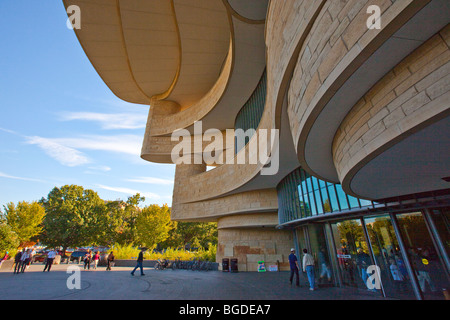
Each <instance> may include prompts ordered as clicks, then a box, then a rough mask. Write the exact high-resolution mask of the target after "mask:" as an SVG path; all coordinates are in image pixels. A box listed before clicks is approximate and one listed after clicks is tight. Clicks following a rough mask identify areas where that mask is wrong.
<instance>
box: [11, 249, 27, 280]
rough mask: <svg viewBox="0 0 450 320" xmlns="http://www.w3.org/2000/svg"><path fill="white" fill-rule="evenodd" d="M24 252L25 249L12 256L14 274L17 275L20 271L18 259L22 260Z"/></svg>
mask: <svg viewBox="0 0 450 320" xmlns="http://www.w3.org/2000/svg"><path fill="white" fill-rule="evenodd" d="M24 252H25V249H22V251H17V253H16V255H15V256H14V274H16V273H19V271H20V259H21V258H22V254H23V253H24Z"/></svg>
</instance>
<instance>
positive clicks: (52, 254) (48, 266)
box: [43, 249, 57, 272]
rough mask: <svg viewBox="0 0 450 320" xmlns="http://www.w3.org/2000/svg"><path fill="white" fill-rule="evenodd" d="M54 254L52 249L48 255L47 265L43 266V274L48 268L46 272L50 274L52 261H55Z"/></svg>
mask: <svg viewBox="0 0 450 320" xmlns="http://www.w3.org/2000/svg"><path fill="white" fill-rule="evenodd" d="M56 254H57V253H56V251H55V250H54V249H53V250H52V251H50V252H49V253H48V255H47V263H46V264H45V268H44V271H43V272H45V270H47V268H48V270H47V272H50V269H51V268H52V264H53V260H54V259H55V257H56Z"/></svg>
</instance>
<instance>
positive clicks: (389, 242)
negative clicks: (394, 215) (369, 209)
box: [364, 215, 415, 299]
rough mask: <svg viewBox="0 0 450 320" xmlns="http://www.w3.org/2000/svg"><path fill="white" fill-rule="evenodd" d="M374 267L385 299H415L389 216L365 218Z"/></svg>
mask: <svg viewBox="0 0 450 320" xmlns="http://www.w3.org/2000/svg"><path fill="white" fill-rule="evenodd" d="M364 222H365V224H366V228H367V233H368V235H369V238H370V243H371V245H372V250H373V255H374V258H375V263H376V265H377V266H378V267H379V268H380V273H381V274H380V277H381V281H382V284H383V288H384V291H385V293H386V296H387V297H392V298H398V299H415V294H414V291H413V288H412V285H411V281H410V278H409V275H408V271H407V269H406V265H405V262H404V260H403V255H402V253H401V252H400V248H399V245H398V241H397V236H396V235H395V231H394V227H393V226H392V222H391V218H390V217H389V215H383V216H380V217H371V218H365V219H364Z"/></svg>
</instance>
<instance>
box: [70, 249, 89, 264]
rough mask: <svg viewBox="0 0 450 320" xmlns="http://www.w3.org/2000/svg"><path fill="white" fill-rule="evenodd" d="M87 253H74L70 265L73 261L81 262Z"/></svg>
mask: <svg viewBox="0 0 450 320" xmlns="http://www.w3.org/2000/svg"><path fill="white" fill-rule="evenodd" d="M86 253H87V251H74V252H72V254H71V255H70V257H69V263H70V262H73V261H77V262H80V261H81V260H82V259H83V257H84V255H85V254H86Z"/></svg>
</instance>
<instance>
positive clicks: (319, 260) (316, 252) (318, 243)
mask: <svg viewBox="0 0 450 320" xmlns="http://www.w3.org/2000/svg"><path fill="white" fill-rule="evenodd" d="M308 235H309V244H310V252H311V254H312V255H313V257H314V261H315V262H316V263H315V265H314V269H315V270H314V271H315V274H316V279H317V281H316V282H317V285H318V286H319V287H328V286H333V281H334V279H333V278H334V277H333V270H332V266H331V261H330V255H329V251H328V245H327V237H326V236H325V230H324V225H323V224H312V225H309V226H308Z"/></svg>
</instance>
